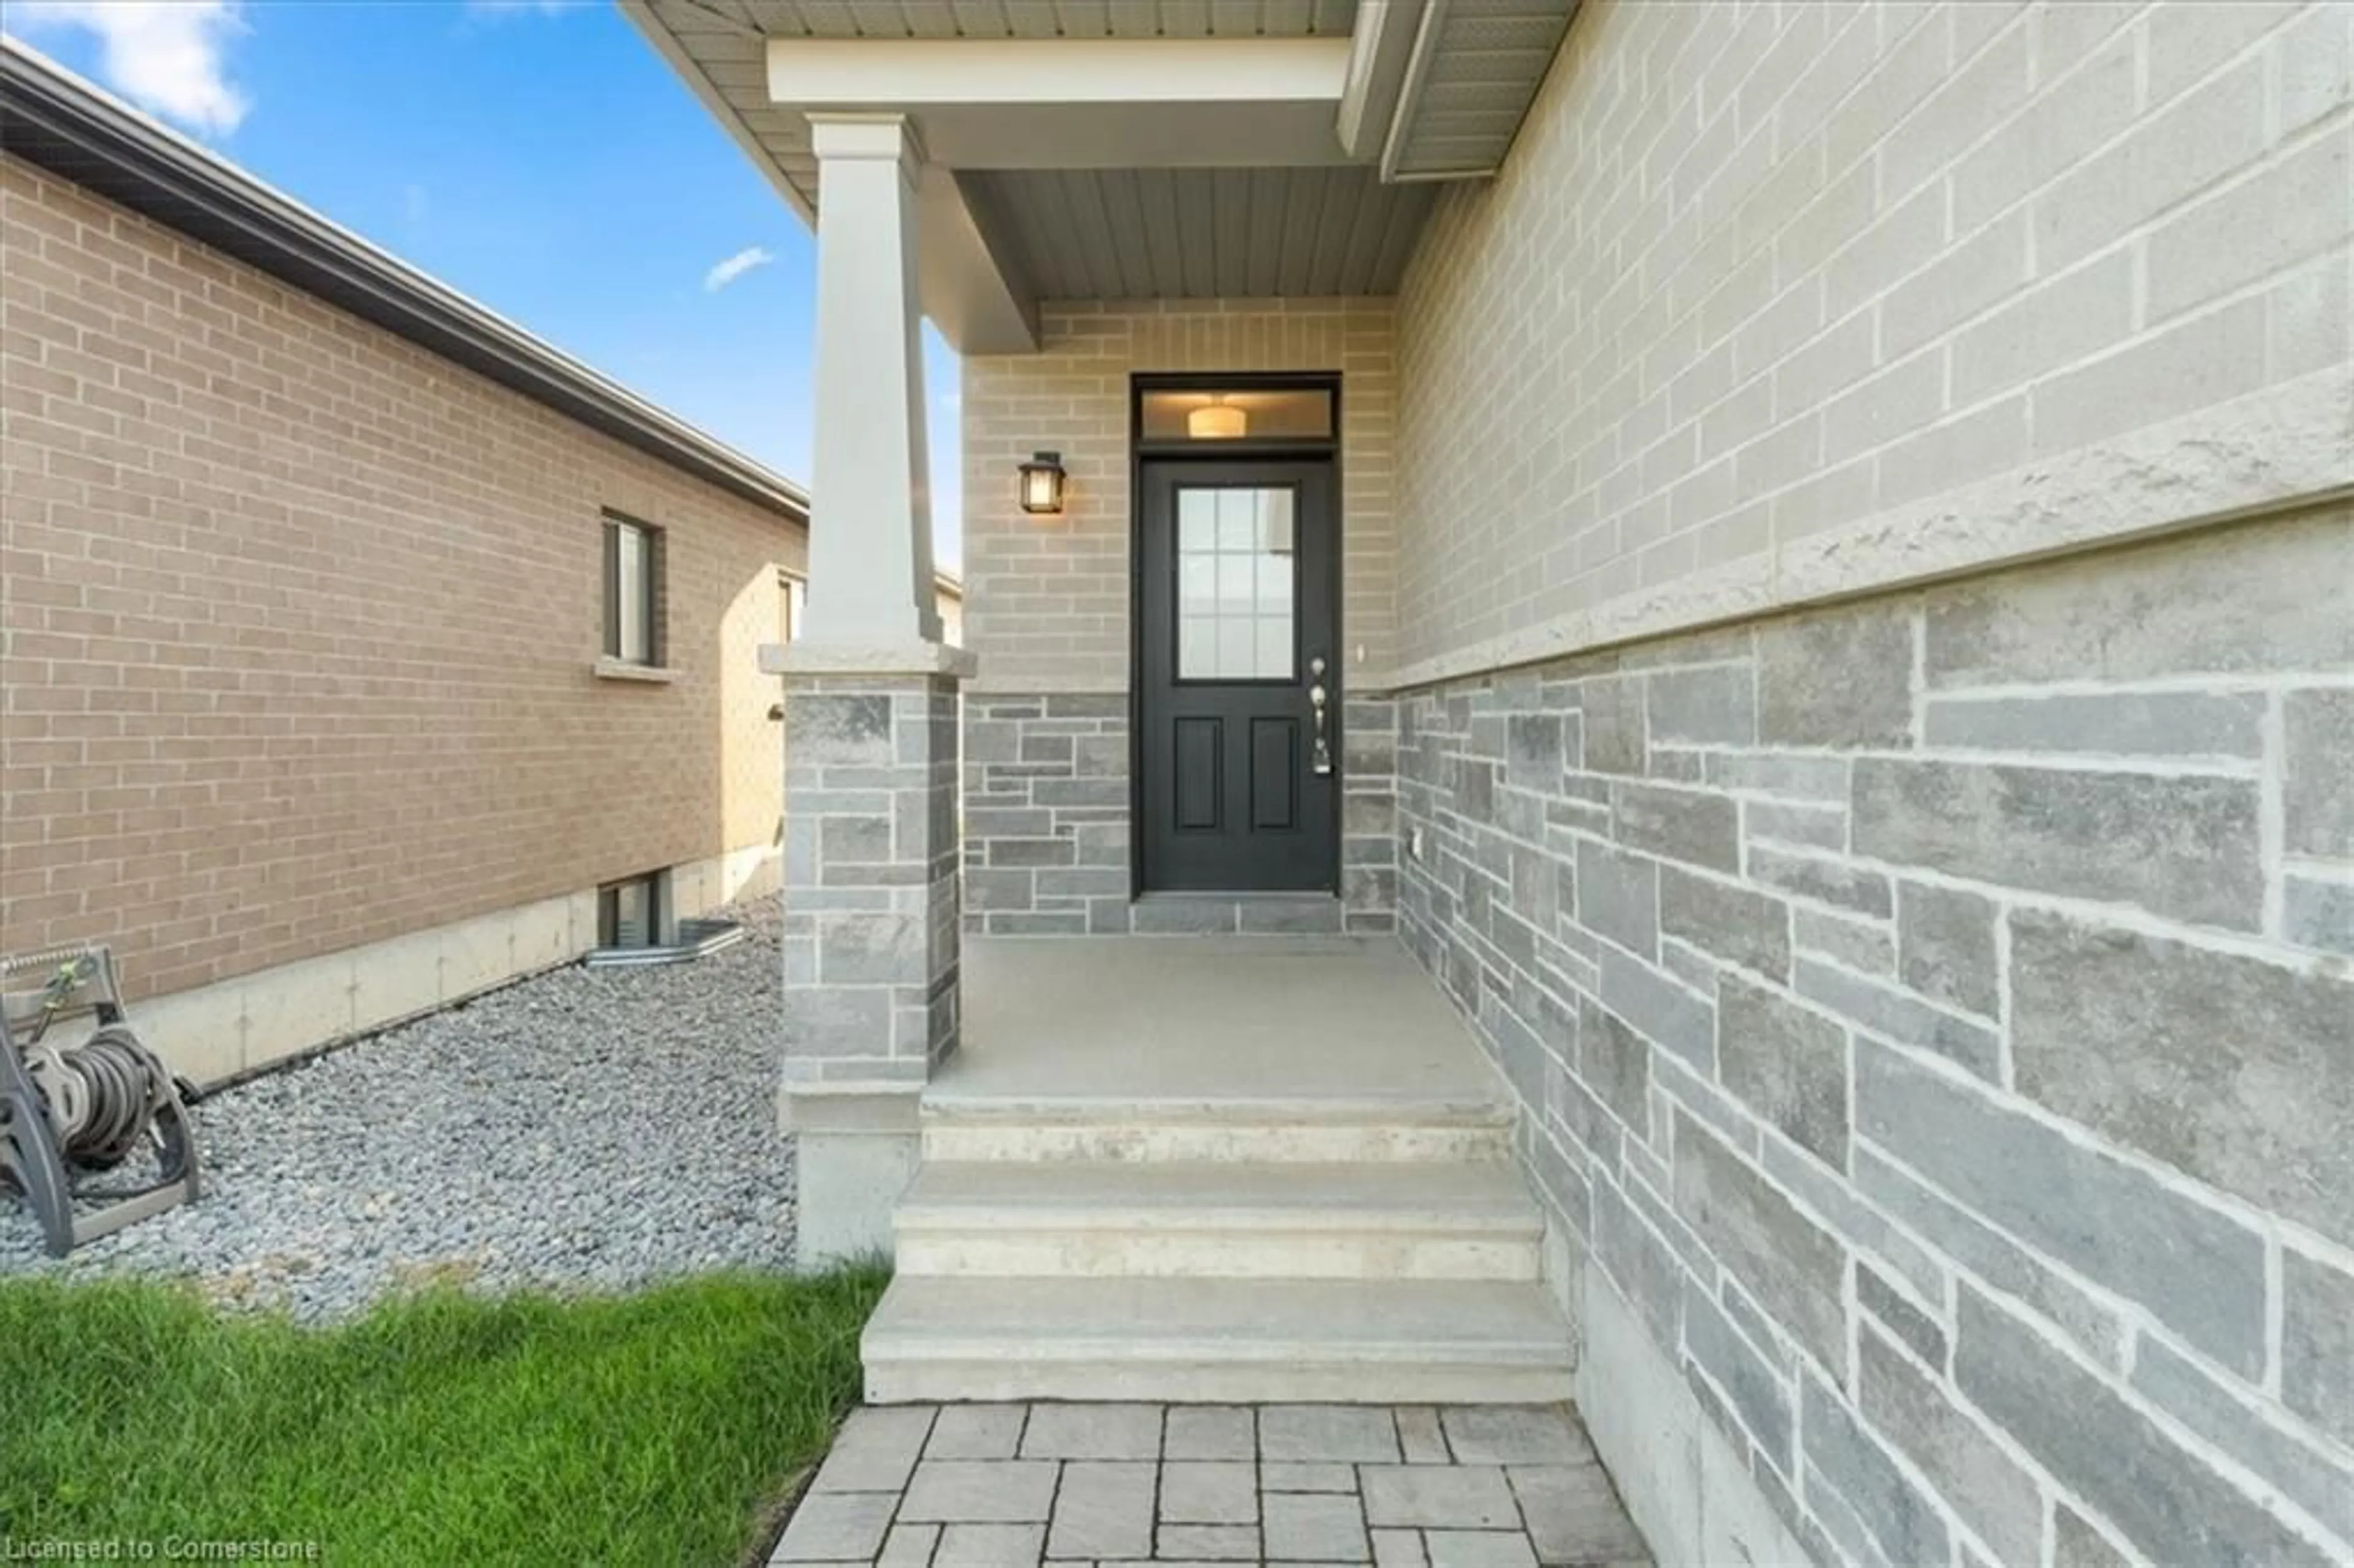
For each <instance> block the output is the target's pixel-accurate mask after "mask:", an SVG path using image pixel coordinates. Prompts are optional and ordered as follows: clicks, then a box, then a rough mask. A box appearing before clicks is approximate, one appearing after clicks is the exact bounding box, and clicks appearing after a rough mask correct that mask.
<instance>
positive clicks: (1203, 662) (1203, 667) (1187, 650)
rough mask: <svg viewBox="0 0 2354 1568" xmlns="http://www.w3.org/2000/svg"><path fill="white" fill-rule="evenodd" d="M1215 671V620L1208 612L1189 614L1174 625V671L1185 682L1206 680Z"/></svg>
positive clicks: (1216, 666)
mask: <svg viewBox="0 0 2354 1568" xmlns="http://www.w3.org/2000/svg"><path fill="white" fill-rule="evenodd" d="M1177 673H1178V675H1179V676H1180V678H1182V679H1184V680H1188V681H1201V680H1207V679H1209V678H1210V677H1212V676H1214V675H1215V674H1217V673H1218V622H1217V618H1216V617H1214V616H1208V615H1189V616H1187V617H1186V618H1185V619H1184V620H1182V621H1180V622H1179V623H1178V626H1177Z"/></svg>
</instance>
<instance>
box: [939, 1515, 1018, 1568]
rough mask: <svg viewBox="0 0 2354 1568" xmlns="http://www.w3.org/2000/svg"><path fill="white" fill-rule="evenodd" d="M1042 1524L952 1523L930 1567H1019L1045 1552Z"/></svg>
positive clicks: (945, 1532)
mask: <svg viewBox="0 0 2354 1568" xmlns="http://www.w3.org/2000/svg"><path fill="white" fill-rule="evenodd" d="M1045 1539H1046V1527H1045V1526H1044V1525H1043V1524H951V1525H949V1526H948V1527H947V1529H946V1530H945V1531H942V1533H941V1535H940V1553H939V1555H938V1557H936V1558H934V1559H933V1560H932V1568H1022V1565H1023V1564H1028V1563H1035V1562H1037V1561H1038V1558H1039V1554H1040V1552H1042V1551H1043V1550H1044V1542H1045Z"/></svg>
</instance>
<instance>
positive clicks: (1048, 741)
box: [964, 692, 1397, 937]
mask: <svg viewBox="0 0 2354 1568" xmlns="http://www.w3.org/2000/svg"><path fill="white" fill-rule="evenodd" d="M1128 719H1129V699H1128V698H1127V697H1126V696H1125V695H1107V694H1101V693H1088V692H1067V693H1058V694H1046V695H1022V696H1009V695H1004V694H977V695H974V696H971V697H968V698H967V699H966V701H965V741H964V744H965V782H964V842H965V850H964V857H965V858H964V863H965V875H964V901H965V904H964V907H965V915H964V918H965V926H966V927H967V929H969V930H973V931H980V932H986V933H987V934H989V935H991V936H995V937H1076V936H1095V937H1104V936H1127V935H1137V936H1162V935H1181V934H1182V935H1193V934H1211V933H1223V932H1246V931H1273V930H1327V931H1345V932H1349V933H1355V934H1368V933H1373V932H1381V931H1388V930H1392V929H1394V927H1395V924H1396V919H1395V915H1394V910H1395V908H1396V903H1397V777H1396V772H1397V705H1395V704H1394V703H1391V702H1387V701H1383V700H1379V699H1373V700H1360V701H1352V702H1350V703H1348V704H1346V705H1345V707H1344V709H1343V711H1342V714H1341V898H1340V905H1339V907H1338V909H1337V910H1335V909H1333V908H1332V907H1331V906H1329V905H1325V904H1320V902H1319V901H1318V900H1315V899H1301V900H1284V899H1235V898H1217V897H1212V896H1206V895H1187V896H1184V897H1179V898H1161V899H1150V900H1147V901H1145V902H1142V903H1134V902H1131V900H1130V898H1129V889H1130V887H1131V885H1132V884H1133V880H1134V877H1133V872H1132V869H1131V863H1130V850H1129V722H1128Z"/></svg>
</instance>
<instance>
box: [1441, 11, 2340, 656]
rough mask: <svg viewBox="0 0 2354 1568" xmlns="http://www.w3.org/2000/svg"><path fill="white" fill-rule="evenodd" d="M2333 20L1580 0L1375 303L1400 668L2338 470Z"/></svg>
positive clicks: (1719, 611) (1547, 649)
mask: <svg viewBox="0 0 2354 1568" xmlns="http://www.w3.org/2000/svg"><path fill="white" fill-rule="evenodd" d="M2349 60H2354V7H2349V6H2347V5H2343V4H2304V5H2273V4H2261V3H2258V0H2242V3H2233V4H2209V5H2199V4H2169V5H2157V6H2147V5H2092V4H2048V5H2047V4H2037V5H2026V4H2020V3H2015V0H1967V3H1946V4H1928V5H1893V4H1891V5H1848V4H1816V3H1806V4H1791V5H1739V4H1730V3H1728V4H1723V5H1640V4H1634V3H1631V0H1587V3H1586V4H1585V6H1584V7H1583V8H1582V9H1581V11H1580V13H1579V15H1578V16H1577V19H1576V21H1575V23H1574V24H1573V26H1572V27H1571V29H1570V33H1569V37H1568V39H1567V41H1566V43H1565V45H1564V48H1563V51H1562V54H1561V56H1560V58H1558V59H1557V60H1556V62H1555V64H1554V66H1553V71H1552V73H1551V75H1550V77H1549V79H1547V81H1546V82H1545V84H1544V86H1543V91H1542V92H1541V94H1540V96H1539V97H1538V99H1537V101H1536V103H1535V105H1534V108H1533V109H1532V111H1531V113H1530V115H1529V118H1528V120H1527V122H1526V123H1525V125H1524V126H1523V127H1522V131H1521V133H1520V139H1519V142H1518V143H1517V145H1516V146H1515V147H1514V149H1513V152H1512V154H1511V158H1510V160H1509V162H1508V164H1507V165H1506V167H1505V169H1504V171H1503V173H1502V175H1500V177H1499V178H1498V179H1496V180H1495V181H1493V182H1492V183H1490V184H1483V185H1462V186H1457V187H1454V188H1452V189H1450V190H1449V191H1448V192H1447V195H1446V196H1443V197H1442V198H1441V201H1440V203H1439V205H1438V207H1437V211H1436V213H1435V215H1434V217H1433V219H1432V222H1431V225H1430V228H1429V229H1428V230H1427V231H1426V234H1425V236H1424V237H1423V239H1422V241H1421V244H1420V246H1419V248H1418V249H1417V250H1416V256H1415V259H1414V260H1413V262H1412V264H1411V267H1410V269H1409V270H1408V273H1407V276H1406V280H1405V284H1404V287H1403V289H1402V290H1401V293H1400V297H1399V307H1398V313H1399V325H1398V366H1399V381H1400V387H1401V403H1400V423H1399V429H1400V447H1399V463H1398V468H1399V474H1400V487H1399V497H1398V499H1399V515H1400V519H1401V522H1400V527H1399V532H1400V537H1401V540H1402V542H1403V544H1404V546H1405V547H1404V549H1403V550H1402V551H1401V553H1400V572H1399V578H1398V596H1399V616H1400V628H1401V634H1400V649H1401V658H1402V661H1403V662H1404V664H1405V668H1406V673H1408V675H1409V676H1410V677H1414V678H1432V677H1437V676H1442V675H1446V674H1449V673H1459V672H1462V671H1467V670H1471V669H1477V668H1479V667H1481V666H1483V665H1487V664H1492V663H1497V662H1513V661H1517V660H1520V659H1526V658H1534V657H1543V656H1546V655H1548V654H1552V653H1558V652H1571V651H1575V649H1576V648H1578V647H1580V646H1585V645H1591V644H1593V643H1596V642H1599V641H1617V640H1621V639H1624V638H1627V637H1631V636H1638V635H1648V634H1653V633H1658V632H1661V631H1667V630H1674V629H1676V628H1677V627H1679V626H1686V625H1691V624H1693V623H1695V622H1698V621H1702V620H1713V619H1723V618H1726V617H1729V616H1733V615H1739V614H1747V613H1755V612H1757V611H1760V610H1764V609H1770V608H1772V607H1774V606H1776V605H1779V604H1787V603H1790V602H1796V601H1799V600H1803V599H1809V598H1816V597H1820V596H1822V595H1824V594H1827V593H1845V592H1853V591H1860V590H1862V589H1865V588H1871V587H1872V586H1875V585H1876V584H1882V583H1886V582H1889V581H1893V580H1899V579H1903V578H1906V577H1922V576H1929V575H1935V574H1938V573H1943V572H1949V571H1955V570H1959V569H1964V568H1967V567H1973V566H1981V565H1985V564H1987V563H1988V562H1989V561H1991V560H1996V559H2001V558H2008V557H2016V556H2025V555H2029V554H2032V553H2035V552H2036V551H2038V550H2041V549H2048V548H2051V547H2053V546H2062V545H2072V544H2079V543H2085V542H2089V541H2090V540H2092V539H2094V538H2098V537H2105V536H2115V535H2126V534H2129V533H2132V532H2135V531H2137V530H2142V529H2147V528H2149V527H2153V526H2160V525H2164V524H2168V523H2171V522H2175V521H2179V520H2182V519H2184V518H2187V517H2191V516H2196V515H2198V514H2211V513H2216V512H2221V511H2227V510H2232V509H2237V508H2243V507H2248V506H2252V505H2255V504H2258V503H2264V502H2267V501H2271V500H2274V499H2277V498H2279V497H2282V496H2286V495H2294V494H2297V493H2310V492H2312V491H2314V490H2316V489H2317V488H2327V486H2328V485H2329V484H2331V483H2333V482H2334V483H2343V482H2348V481H2349V480H2354V459H2349V457H2348V456H2347V448H2346V443H2345V437H2344V431H2345V424H2344V409H2345V407H2346V399H2347V396H2348V391H2347V388H2348V385H2349V378H2348V370H2347V366H2348V360H2349V335H2348V325H2347V296H2348V279H2349V228H2354V202H2349V199H2348V188H2349V187H2348V180H2349V174H2348V168H2349V145H2354V122H2349V112H2348V103H2349Z"/></svg>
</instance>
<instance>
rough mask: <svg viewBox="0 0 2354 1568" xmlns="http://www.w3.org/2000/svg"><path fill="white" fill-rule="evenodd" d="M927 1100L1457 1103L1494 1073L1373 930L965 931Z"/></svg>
mask: <svg viewBox="0 0 2354 1568" xmlns="http://www.w3.org/2000/svg"><path fill="white" fill-rule="evenodd" d="M962 968H963V986H964V998H963V1021H962V1033H963V1044H962V1047H961V1049H960V1051H959V1053H958V1054H957V1055H956V1056H955V1057H953V1058H952V1059H951V1060H950V1061H949V1064H948V1065H947V1066H946V1067H945V1068H944V1069H943V1070H942V1072H941V1073H940V1075H938V1077H937V1078H935V1079H934V1080H933V1082H932V1084H931V1086H930V1088H929V1089H928V1092H927V1093H926V1095H925V1099H926V1101H927V1103H928V1104H932V1105H938V1106H943V1107H958V1108H981V1107H1004V1108H1009V1109H1010V1108H1013V1107H1020V1106H1024V1105H1045V1104H1053V1105H1055V1106H1056V1107H1061V1108H1070V1107H1072V1106H1073V1105H1074V1104H1075V1103H1078V1104H1084V1103H1086V1102H1091V1101H1093V1102H1103V1103H1115V1102H1117V1103H1126V1104H1133V1103H1135V1102H1137V1101H1140V1100H1144V1101H1151V1102H1153V1103H1154V1104H1155V1107H1156V1109H1159V1110H1161V1111H1164V1112H1174V1111H1181V1110H1182V1109H1183V1108H1184V1107H1198V1108H1199V1109H1201V1110H1203V1111H1204V1112H1215V1111H1218V1110H1222V1109H1231V1108H1235V1107H1259V1108H1261V1109H1264V1110H1267V1111H1270V1112H1274V1111H1288V1112H1290V1113H1292V1114H1297V1115H1301V1116H1303V1117H1307V1118H1314V1117H1316V1116H1317V1115H1318V1114H1320V1113H1322V1114H1332V1113H1336V1112H1346V1111H1349V1110H1352V1109H1353V1110H1360V1111H1364V1112H1373V1113H1378V1112H1380V1111H1383V1110H1389V1109H1397V1108H1402V1107H1413V1108H1415V1109H1416V1110H1420V1111H1441V1112H1444V1111H1454V1112H1462V1113H1475V1112H1480V1111H1486V1110H1490V1109H1494V1108H1499V1107H1508V1106H1509V1105H1510V1103H1511V1102H1510V1099H1509V1097H1508V1095H1507V1092H1506V1090H1505V1088H1504V1086H1503V1085H1502V1083H1501V1082H1500V1080H1499V1079H1498V1078H1497V1076H1496V1075H1495V1073H1494V1071H1493V1070H1492V1069H1491V1068H1490V1066H1489V1065H1488V1062H1487V1060H1486V1058H1485V1057H1483V1056H1482V1055H1481V1054H1479V1047H1478V1046H1477V1045H1476V1044H1473V1042H1472V1039H1471V1036H1470V1034H1469V1032H1468V1031H1466V1029H1465V1028H1464V1026H1463V1024H1462V1022H1461V1021H1460V1020H1459V1019H1458V1018H1457V1017H1456V1015H1455V1012H1454V1010H1453V1009H1452V1008H1450V1007H1449V1006H1448V1005H1447V1001H1446V999H1445V998H1444V997H1443V996H1441V995H1440V994H1439V991H1438V989H1437V987H1436V986H1434V985H1433V984H1432V983H1431V981H1430V979H1429V977H1428V976H1426V975H1425V974H1424V973H1423V972H1422V971H1421V969H1418V968H1416V965H1415V962H1414V960H1413V959H1411V958H1409V957H1408V956H1407V954H1406V952H1405V949H1404V948H1401V947H1399V946H1398V945H1397V943H1396V941H1395V940H1394V939H1393V938H1387V937H1370V938H1355V937H1289V936H1264V937H1198V938H1185V937H1168V938H1151V937H1105V938H1004V937H999V938H967V939H966V941H965V944H964V949H963V959H962Z"/></svg>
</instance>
